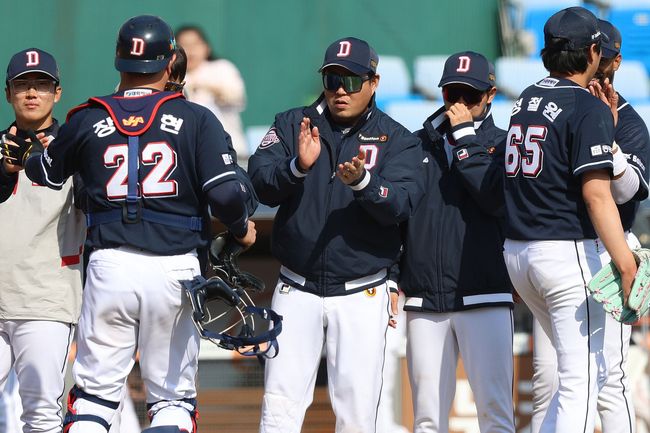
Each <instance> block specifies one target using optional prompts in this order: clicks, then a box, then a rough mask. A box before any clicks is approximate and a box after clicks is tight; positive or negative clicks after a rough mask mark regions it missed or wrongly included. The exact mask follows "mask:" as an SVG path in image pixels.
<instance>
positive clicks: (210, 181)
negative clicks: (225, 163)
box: [203, 171, 236, 190]
mask: <svg viewBox="0 0 650 433" xmlns="http://www.w3.org/2000/svg"><path fill="white" fill-rule="evenodd" d="M235 174H236V173H235V172H234V171H226V172H224V173H221V174H220V175H218V176H215V177H213V178H212V179H208V181H207V182H205V183H204V184H203V189H204V190H205V187H207V186H208V185H209V184H210V183H212V182H214V181H215V180H217V179H221V178H222V177H226V176H234V175H235Z"/></svg>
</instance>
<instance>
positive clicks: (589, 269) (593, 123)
mask: <svg viewBox="0 0 650 433" xmlns="http://www.w3.org/2000/svg"><path fill="white" fill-rule="evenodd" d="M608 40H609V39H608V38H607V36H606V35H604V34H603V33H602V32H601V31H600V27H599V24H598V20H597V19H596V17H595V16H594V15H593V14H592V13H591V12H589V11H587V10H586V9H584V8H581V7H571V8H567V9H563V10H561V11H559V12H557V13H555V14H554V15H553V16H551V17H550V18H549V19H548V21H547V22H546V24H545V26H544V48H543V50H542V60H543V62H544V66H545V67H546V69H547V70H548V71H549V73H550V76H548V77H547V78H544V79H542V80H541V81H539V82H537V83H536V84H533V85H532V86H530V87H528V88H527V89H526V90H524V92H523V93H522V94H521V96H520V97H519V99H518V100H517V101H516V102H515V105H514V107H513V111H512V117H511V119H510V128H509V130H508V135H507V138H506V154H505V171H506V180H505V186H506V187H505V199H506V206H507V218H506V229H505V231H506V241H505V244H504V258H505V262H506V266H507V268H508V272H509V274H510V278H511V280H512V283H513V284H514V287H515V289H516V290H517V291H518V293H519V295H520V296H521V297H522V299H523V300H524V301H525V302H526V304H527V305H528V307H529V308H530V310H531V311H532V312H533V315H534V316H535V318H536V319H537V320H538V321H539V322H540V325H541V327H542V329H543V330H544V332H545V333H546V334H547V336H548V337H549V338H550V340H551V342H552V344H553V347H554V348H555V351H556V353H557V360H558V368H557V371H558V391H557V392H555V394H554V395H553V398H552V400H551V402H550V404H549V407H548V410H547V412H546V415H545V417H544V420H543V422H542V425H541V428H540V431H541V432H544V433H546V432H557V433H576V432H583V433H586V432H592V431H593V429H594V423H595V414H596V400H597V395H598V390H599V388H600V387H601V386H602V385H603V384H604V382H605V380H606V378H607V367H608V366H607V362H606V359H605V356H604V352H603V350H604V347H603V346H604V327H605V311H604V310H603V308H602V306H601V305H600V304H598V303H597V302H595V301H594V300H593V299H592V298H591V297H590V296H588V290H587V288H586V284H587V282H588V281H589V280H590V279H591V276H592V275H593V274H594V273H595V272H597V271H598V270H599V269H600V267H601V261H600V257H599V255H600V252H601V251H602V250H603V249H606V250H607V251H608V252H609V254H610V256H611V257H612V260H613V261H614V263H615V264H616V267H617V268H618V270H619V271H620V273H621V277H622V284H623V287H624V290H625V291H626V293H629V289H630V286H631V283H632V281H633V279H634V276H635V274H636V263H635V261H634V256H633V255H632V252H631V251H630V248H629V247H628V245H627V243H626V241H625V236H624V233H623V228H622V226H621V220H620V218H619V216H618V210H617V208H616V203H615V202H614V199H613V198H612V193H611V177H612V171H613V168H614V163H613V162H612V142H613V139H614V122H613V119H612V113H611V111H610V109H609V108H608V107H607V105H605V104H604V103H603V102H602V101H600V100H599V99H597V98H594V97H593V96H592V95H591V94H589V91H588V90H587V89H586V87H587V85H588V83H589V81H590V80H591V79H592V77H593V76H594V74H595V73H596V71H597V70H598V66H599V64H600V59H601V42H602V41H608Z"/></svg>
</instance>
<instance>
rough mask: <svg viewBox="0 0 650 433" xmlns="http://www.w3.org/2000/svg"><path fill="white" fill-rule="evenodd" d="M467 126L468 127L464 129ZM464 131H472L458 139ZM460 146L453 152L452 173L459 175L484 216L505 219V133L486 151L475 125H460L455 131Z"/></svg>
mask: <svg viewBox="0 0 650 433" xmlns="http://www.w3.org/2000/svg"><path fill="white" fill-rule="evenodd" d="M463 125H464V127H463ZM464 128H469V129H466V130H467V131H471V133H468V134H467V135H464V136H457V135H458V134H457V133H458V132H459V131H461V130H463V129H464ZM452 134H453V136H454V139H455V140H456V143H457V145H456V146H455V147H454V151H453V158H454V161H453V165H452V169H453V170H456V172H457V173H458V174H459V176H460V179H461V181H462V182H463V186H464V187H465V189H466V190H467V192H469V194H470V195H471V196H472V198H473V199H474V201H475V202H476V203H477V204H478V206H479V207H480V208H481V210H483V211H484V212H486V213H488V214H490V215H493V216H502V214H503V211H504V205H505V197H504V175H505V171H504V166H503V161H504V158H505V156H504V153H505V131H502V130H500V129H498V132H497V133H496V134H495V137H494V140H493V141H492V143H493V144H494V145H493V146H491V147H489V148H486V147H485V146H483V145H481V144H479V143H478V142H477V140H476V133H475V131H474V128H473V127H472V123H470V122H468V123H467V124H461V125H457V126H456V127H454V128H453V129H452Z"/></svg>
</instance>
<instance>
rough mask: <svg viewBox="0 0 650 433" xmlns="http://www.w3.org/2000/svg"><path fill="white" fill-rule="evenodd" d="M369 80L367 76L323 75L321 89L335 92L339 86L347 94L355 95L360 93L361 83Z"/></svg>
mask: <svg viewBox="0 0 650 433" xmlns="http://www.w3.org/2000/svg"><path fill="white" fill-rule="evenodd" d="M369 79H370V76H369V75H364V76H359V75H338V74H323V87H325V89H326V90H329V91H330V92H336V91H337V90H339V88H340V87H341V86H343V90H345V91H346V92H347V93H357V92H360V91H361V87H363V82H364V81H368V80H369Z"/></svg>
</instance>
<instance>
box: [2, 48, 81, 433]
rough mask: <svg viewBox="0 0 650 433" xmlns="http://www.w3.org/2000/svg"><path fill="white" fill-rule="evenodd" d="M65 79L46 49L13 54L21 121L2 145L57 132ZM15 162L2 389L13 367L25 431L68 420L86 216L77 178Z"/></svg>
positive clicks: (9, 176) (8, 181)
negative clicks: (48, 184)
mask: <svg viewBox="0 0 650 433" xmlns="http://www.w3.org/2000/svg"><path fill="white" fill-rule="evenodd" d="M59 83H60V79H59V69H58V66H57V63H56V60H55V59H54V57H53V56H52V55H51V54H49V53H47V52H46V51H43V50H41V49H39V48H29V49H26V50H23V51H20V52H18V53H16V54H15V55H14V56H13V57H12V58H11V60H10V61H9V65H8V67H7V77H6V89H5V92H6V95H7V101H8V102H9V103H10V104H11V105H12V107H13V110H14V114H15V120H14V122H13V123H12V124H11V125H10V127H9V128H7V129H6V130H4V131H2V133H1V134H2V144H1V146H2V148H3V149H6V148H14V147H15V145H16V146H17V145H18V143H25V142H26V141H29V138H27V131H28V130H32V131H37V132H39V133H42V135H43V136H44V137H45V138H44V140H45V141H46V142H49V141H50V140H52V139H53V137H55V136H56V135H57V132H58V130H59V124H58V122H57V121H56V119H54V118H53V117H52V110H53V108H54V104H55V103H57V102H58V101H59V98H60V97H61V91H62V90H61V86H60V85H59ZM3 153H4V152H3ZM17 163H18V161H16V160H15V159H12V158H11V157H3V159H2V160H1V161H0V185H2V189H3V190H5V191H9V194H8V195H6V194H5V195H3V197H2V199H3V200H6V201H5V202H4V203H3V204H2V205H0V221H2V224H3V227H4V229H5V231H10V233H11V239H13V241H7V240H5V241H3V242H2V243H0V255H1V256H2V265H3V275H2V278H1V279H0V337H1V338H0V389H2V388H4V386H5V382H6V380H7V377H8V375H9V372H10V370H11V368H12V367H13V368H14V370H15V372H16V376H17V378H18V393H19V394H20V398H21V402H22V407H23V412H22V416H21V419H22V422H23V423H24V431H25V432H36V431H38V432H48V433H54V432H60V431H61V424H62V422H63V419H62V414H61V411H62V408H61V396H62V395H63V392H64V375H65V370H66V366H67V356H68V350H69V347H70V341H71V339H72V336H73V332H74V324H75V323H76V322H77V320H78V318H79V311H80V308H81V278H82V276H81V274H82V268H81V263H80V253H81V248H82V245H83V242H84V236H85V222H84V219H83V214H82V213H81V211H79V210H78V209H77V208H76V207H75V204H74V202H75V200H74V198H73V197H74V188H73V185H72V182H67V183H65V184H62V185H61V188H60V189H59V191H56V192H55V191H49V190H48V189H46V188H43V187H40V186H38V185H34V184H33V183H32V182H31V181H30V180H29V179H28V178H27V177H26V176H25V175H24V174H21V173H19V171H20V170H21V168H22V167H21V166H20V165H17ZM16 245H20V246H19V247H17V246H16Z"/></svg>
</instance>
